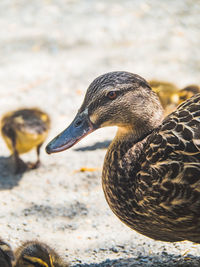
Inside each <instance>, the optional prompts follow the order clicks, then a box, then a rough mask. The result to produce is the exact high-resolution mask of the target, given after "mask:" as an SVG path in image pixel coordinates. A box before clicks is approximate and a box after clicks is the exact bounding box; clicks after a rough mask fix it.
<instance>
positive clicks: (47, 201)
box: [0, 0, 200, 267]
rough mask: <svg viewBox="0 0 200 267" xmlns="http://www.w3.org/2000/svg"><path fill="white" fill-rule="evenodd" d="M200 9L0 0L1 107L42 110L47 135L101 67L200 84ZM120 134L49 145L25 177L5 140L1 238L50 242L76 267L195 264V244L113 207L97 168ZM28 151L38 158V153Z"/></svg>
mask: <svg viewBox="0 0 200 267" xmlns="http://www.w3.org/2000/svg"><path fill="white" fill-rule="evenodd" d="M199 13H200V2H199V1H198V0H196V1H195V0H187V1H186V0H183V1H174V0H169V1H160V0H151V1H145V0H141V1H136V0H132V1H131V0H130V1H129V0H123V1H112V0H110V1H106V0H102V1H97V0H93V1H92V0H82V1H81V0H34V1H26V0H12V1H9V0H1V2H0V33H1V34H0V55H1V56H0V114H3V113H4V112H6V111H8V110H13V109H15V108H19V107H33V106H37V107H40V108H42V109H43V110H45V111H47V112H48V113H49V115H50V116H51V118H52V128H51V131H50V134H49V138H48V140H50V139H51V138H52V137H54V136H55V135H56V134H57V133H59V131H60V130H62V129H64V127H66V126H67V125H68V124H69V122H70V121H71V120H72V118H73V116H74V115H75V113H76V111H77V109H78V108H79V106H80V104H81V102H82V99H83V97H84V93H85V91H86V89H87V87H88V85H89V83H90V82H91V81H92V80H93V79H94V78H96V77H97V76H98V75H100V74H102V73H105V72H108V71H113V70H126V71H131V72H135V73H138V74H140V75H142V76H143V77H145V78H146V79H150V78H158V79H165V80H169V81H172V82H175V83H176V84H177V85H178V86H184V85H187V84H189V83H200V76H199V72H200V53H199V47H200V37H199V36H200V28H199V25H200V16H199ZM114 134H115V129H114V128H107V129H102V130H99V131H97V132H95V133H93V134H91V135H90V136H88V137H87V138H85V139H84V140H82V141H81V142H80V143H79V144H77V145H76V146H75V147H74V148H72V149H70V150H68V151H66V152H63V153H60V154H57V155H52V156H49V155H47V154H46V153H45V151H44V147H43V150H42V155H41V159H42V163H43V164H42V166H41V168H40V169H38V170H34V171H29V172H27V173H25V174H23V175H14V174H13V170H12V167H13V166H12V162H11V160H10V158H9V151H8V149H7V148H6V146H5V144H4V142H3V140H2V139H1V140H0V149H1V150H0V151H1V155H0V190H1V191H0V198H1V205H0V229H1V230H0V236H1V237H2V238H4V239H5V240H6V241H8V242H10V244H11V245H12V246H13V248H16V247H17V246H19V245H20V244H21V243H22V242H23V241H25V240H32V239H38V240H40V241H44V242H47V243H48V244H49V245H50V246H52V247H53V248H55V249H56V250H57V251H58V252H59V253H60V254H61V255H62V256H63V258H65V259H67V260H69V262H70V263H71V265H72V266H76V267H78V266H90V267H94V266H98V267H102V266H118V267H119V266H199V265H200V257H199V255H200V246H199V245H195V244H192V243H190V242H181V243H173V244H170V243H164V242H158V241H154V240H151V239H149V238H147V237H144V236H142V235H140V234H138V233H136V232H135V231H133V230H131V229H129V228H127V227H126V226H125V225H123V224H122V223H121V222H120V221H119V219H118V218H116V217H115V215H114V214H113V213H112V212H111V211H110V209H109V207H108V205H107V203H106V201H105V198H104V195H103V192H102V188H101V168H102V164H103V158H104V155H105V152H106V147H107V145H108V144H109V142H110V140H112V138H113V136H114ZM48 140H47V141H48ZM24 158H25V159H26V160H34V159H35V154H34V151H33V152H31V153H29V154H27V155H24ZM82 167H88V168H96V171H94V172H80V171H79V170H80V168H82Z"/></svg>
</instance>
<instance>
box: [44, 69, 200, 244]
mask: <svg viewBox="0 0 200 267" xmlns="http://www.w3.org/2000/svg"><path fill="white" fill-rule="evenodd" d="M105 126H118V131H117V133H116V136H115V138H114V140H113V141H112V143H111V144H110V146H109V148H108V151H107V154H106V157H105V160H104V166H103V172H102V185H103V190H104V194H105V197H106V200H107V202H108V204H109V206H110V208H111V209H112V211H113V212H114V213H115V214H116V215H117V216H118V217H119V219H121V220H122V221H123V222H124V223H125V224H126V225H128V226H129V227H131V228H132V229H134V230H136V231H138V232H140V233H141V234H144V235H146V236H148V237H150V238H153V239H156V240H162V241H171V242H175V241H182V240H190V241H193V242H196V243H200V94H197V95H195V96H193V97H191V98H190V99H188V100H187V101H185V102H183V103H182V104H181V105H179V107H178V108H177V110H176V111H174V112H173V113H171V114H170V115H169V116H167V117H166V118H165V119H164V120H163V108H162V105H161V103H160V101H159V98H158V96H157V94H156V93H155V92H153V91H152V89H151V87H150V86H149V84H148V83H147V82H146V81H145V79H143V78H142V77H140V76H139V75H136V74H132V73H129V72H120V71H119V72H110V73H107V74H104V75H101V76H99V77H98V78H96V79H95V80H94V81H93V82H92V83H91V84H90V86H89V87H88V90H87V92H86V95H85V98H84V101H83V104H82V105H81V107H80V109H79V110H78V113H77V115H76V116H75V118H74V120H73V121H72V123H71V124H70V125H69V126H68V128H67V129H65V130H64V131H63V132H62V133H61V134H59V135H58V136H57V137H55V138H54V139H53V140H52V141H51V142H50V143H49V144H48V146H47V147H46V151H47V153H55V152H60V151H63V150H66V149H69V148H70V147H72V146H73V145H75V144H76V143H77V142H78V141H79V140H81V139H82V138H83V137H85V136H86V135H88V134H89V133H91V132H93V131H95V130H97V129H98V128H101V127H105Z"/></svg>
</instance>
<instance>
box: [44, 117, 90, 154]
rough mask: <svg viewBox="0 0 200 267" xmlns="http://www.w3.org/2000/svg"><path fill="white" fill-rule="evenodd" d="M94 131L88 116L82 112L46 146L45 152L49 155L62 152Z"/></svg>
mask: <svg viewBox="0 0 200 267" xmlns="http://www.w3.org/2000/svg"><path fill="white" fill-rule="evenodd" d="M94 130H95V127H94V125H93V124H92V122H91V121H90V119H89V118H88V115H87V114H85V113H84V112H82V113H81V114H79V113H78V114H77V115H76V117H75V119H74V120H73V121H72V123H71V124H70V125H69V126H68V127H67V128H66V129H65V130H64V131H63V132H61V133H60V134H59V135H58V136H56V137H55V138H54V139H53V140H52V141H51V142H50V143H49V144H48V145H47V146H46V152H47V153H48V154H51V153H56V152H61V151H64V150H66V149H68V148H70V147H72V146H73V145H75V144H76V143H77V142H79V141H80V140H81V139H82V138H83V137H85V136H86V135H88V134H89V133H91V132H93V131H94Z"/></svg>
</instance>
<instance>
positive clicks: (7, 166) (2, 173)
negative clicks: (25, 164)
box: [0, 157, 23, 190]
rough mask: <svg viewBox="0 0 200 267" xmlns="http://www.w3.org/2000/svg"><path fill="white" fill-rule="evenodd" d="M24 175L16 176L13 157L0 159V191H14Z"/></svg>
mask: <svg viewBox="0 0 200 267" xmlns="http://www.w3.org/2000/svg"><path fill="white" fill-rule="evenodd" d="M22 176H23V173H20V174H14V164H13V162H12V158H11V157H0V190H5V189H12V188H13V187H15V186H17V185H18V183H19V181H20V180H21V178H22Z"/></svg>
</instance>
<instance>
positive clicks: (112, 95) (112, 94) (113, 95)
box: [107, 91, 117, 100]
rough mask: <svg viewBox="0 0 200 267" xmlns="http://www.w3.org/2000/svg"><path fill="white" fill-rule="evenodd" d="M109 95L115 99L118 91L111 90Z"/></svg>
mask: <svg viewBox="0 0 200 267" xmlns="http://www.w3.org/2000/svg"><path fill="white" fill-rule="evenodd" d="M107 96H108V97H109V98H110V99H111V100H113V99H115V98H116V97H117V93H116V92H115V91H110V92H109V93H108V94H107Z"/></svg>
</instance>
